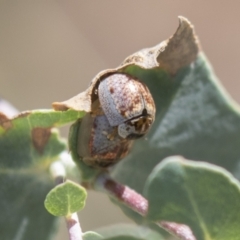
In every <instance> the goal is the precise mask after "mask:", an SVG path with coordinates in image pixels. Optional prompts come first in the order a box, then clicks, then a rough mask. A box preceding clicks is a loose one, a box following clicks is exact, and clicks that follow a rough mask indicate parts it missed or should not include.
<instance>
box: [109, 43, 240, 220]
mask: <svg viewBox="0 0 240 240" xmlns="http://www.w3.org/2000/svg"><path fill="white" fill-rule="evenodd" d="M179 47H181V45H180V46H179ZM125 72H128V73H131V74H132V75H133V76H136V77H137V78H139V79H140V80H142V81H144V82H145V83H146V84H147V86H148V87H149V89H150V91H151V93H152V94H153V98H154V100H155V103H156V107H157V115H156V120H155V123H154V125H153V127H152V129H151V130H150V132H149V133H148V134H147V136H146V137H145V138H142V139H140V140H137V141H136V142H135V143H134V146H133V149H132V151H131V153H130V154H129V155H128V156H127V157H126V158H125V159H124V160H123V161H122V162H120V163H119V164H118V165H117V166H116V167H115V168H114V170H113V172H112V176H113V178H115V179H116V180H117V181H119V182H121V183H123V184H126V185H128V186H130V187H131V188H133V189H135V190H136V191H137V192H139V193H142V192H143V188H144V185H145V182H146V179H147V178H148V176H149V174H150V173H151V171H152V169H153V168H154V167H155V166H156V165H157V164H158V163H159V162H161V161H162V160H163V159H164V158H166V157H168V156H172V155H182V156H184V157H186V158H189V159H193V160H196V161H199V160H201V161H207V162H210V163H213V164H216V165H219V166H222V167H224V168H226V169H227V170H229V171H230V172H233V173H234V175H235V176H238V175H239V170H238V169H239V168H238V165H239V159H240V149H239V145H240V111H239V106H237V104H236V103H235V102H234V101H233V100H232V99H231V98H230V97H229V96H228V94H227V93H226V92H225V90H224V89H223V87H222V86H221V84H220V83H219V82H218V80H217V78H216V76H215V75H214V73H213V70H212V68H211V66H210V64H209V63H208V60H207V59H206V57H205V55H204V54H203V53H202V52H200V53H199V54H198V56H197V58H196V60H195V61H193V62H192V63H191V64H189V66H185V67H183V68H181V69H179V70H178V71H177V73H176V74H175V75H171V74H169V73H168V72H167V71H166V70H165V69H162V68H160V67H159V68H154V69H141V68H140V67H138V66H131V67H127V68H126V69H125ZM119 205H120V206H121V208H122V209H123V210H124V212H125V213H126V214H127V215H128V216H130V217H131V218H133V219H135V220H136V221H137V222H141V221H144V220H142V218H141V217H139V215H138V214H136V213H133V211H131V210H129V209H126V208H125V207H124V206H123V205H122V204H119Z"/></svg>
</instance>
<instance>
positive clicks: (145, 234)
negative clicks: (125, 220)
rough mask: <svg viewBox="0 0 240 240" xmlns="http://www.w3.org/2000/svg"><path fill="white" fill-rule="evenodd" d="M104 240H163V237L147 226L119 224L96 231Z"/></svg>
mask: <svg viewBox="0 0 240 240" xmlns="http://www.w3.org/2000/svg"><path fill="white" fill-rule="evenodd" d="M96 231H97V232H98V233H100V234H101V236H103V239H104V240H149V239H151V240H161V239H162V240H163V237H162V236H161V235H160V234H159V233H157V232H155V231H153V230H151V229H150V228H148V227H145V226H136V225H130V224H117V225H112V226H108V227H104V228H100V229H98V230H96Z"/></svg>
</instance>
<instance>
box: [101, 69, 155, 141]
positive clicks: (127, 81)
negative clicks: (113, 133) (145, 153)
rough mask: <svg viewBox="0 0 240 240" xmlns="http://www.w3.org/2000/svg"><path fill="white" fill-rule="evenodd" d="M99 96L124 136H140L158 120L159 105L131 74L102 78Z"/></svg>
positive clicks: (112, 122) (105, 111)
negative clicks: (156, 104)
mask: <svg viewBox="0 0 240 240" xmlns="http://www.w3.org/2000/svg"><path fill="white" fill-rule="evenodd" d="M98 97H99V101H100V105H101V107H102V109H103V112H104V114H105V115H106V117H107V119H108V121H109V123H110V125H111V126H117V128H118V134H119V136H121V137H122V138H127V139H136V138H139V137H142V136H143V135H145V134H146V133H147V131H148V130H149V129H150V127H151V125H152V124H153V122H154V119H155V112H156V108H155V104H154V100H153V98H152V95H151V93H150V91H149V90H148V88H147V86H146V85H145V84H144V83H142V82H140V81H139V80H137V79H134V78H133V77H131V76H128V75H126V74H121V73H115V74H112V75H110V76H108V77H106V78H105V79H104V80H102V81H101V82H100V84H99V87H98Z"/></svg>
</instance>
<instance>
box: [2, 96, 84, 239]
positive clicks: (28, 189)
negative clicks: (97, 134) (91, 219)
mask: <svg viewBox="0 0 240 240" xmlns="http://www.w3.org/2000/svg"><path fill="white" fill-rule="evenodd" d="M12 109H13V107H10V105H9V104H6V102H4V101H2V100H1V111H4V112H0V183H1V185H0V208H1V216H0V229H1V231H0V232H1V233H0V235H1V237H0V238H1V239H10V240H12V239H21V240H29V239H35V240H42V239H45V240H47V239H50V238H51V236H52V232H53V231H55V229H56V228H55V224H56V223H55V222H56V221H55V220H56V218H55V217H53V216H51V215H50V214H49V213H48V212H47V211H46V210H45V209H44V206H43V202H44V199H45V196H46V194H47V193H48V192H49V191H50V189H51V188H52V187H53V186H54V182H53V180H52V178H51V176H50V175H49V171H48V167H49V165H50V164H51V162H53V161H54V160H56V159H58V156H59V154H60V153H61V152H62V151H63V150H66V149H67V145H66V141H65V140H63V139H60V138H59V134H58V131H57V130H56V129H55V128H53V127H56V126H62V125H64V124H67V123H69V122H71V121H74V120H75V119H76V118H79V117H82V116H83V115H84V113H83V112H76V111H72V110H69V111H66V112H56V111H54V110H36V111H28V112H23V113H21V114H19V115H16V116H15V117H11V118H10V115H11V116H12V113H13V111H12ZM9 113H11V114H9ZM14 113H16V110H15V111H14ZM36 227H37V229H38V230H37V231H36Z"/></svg>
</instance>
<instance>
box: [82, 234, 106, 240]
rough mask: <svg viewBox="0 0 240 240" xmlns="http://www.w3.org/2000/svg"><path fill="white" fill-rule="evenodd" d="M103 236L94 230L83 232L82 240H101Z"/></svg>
mask: <svg viewBox="0 0 240 240" xmlns="http://www.w3.org/2000/svg"><path fill="white" fill-rule="evenodd" d="M102 239H103V237H102V236H101V235H99V234H98V233H95V232H85V233H84V234H83V240H102Z"/></svg>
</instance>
